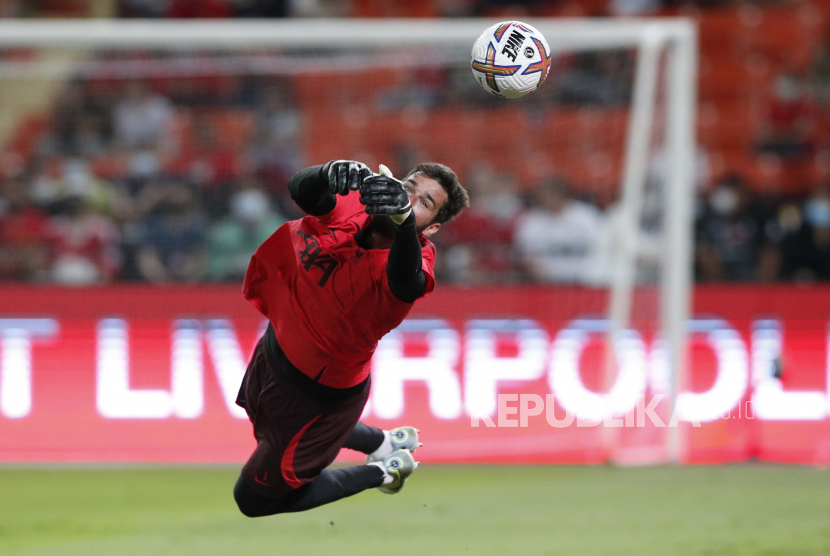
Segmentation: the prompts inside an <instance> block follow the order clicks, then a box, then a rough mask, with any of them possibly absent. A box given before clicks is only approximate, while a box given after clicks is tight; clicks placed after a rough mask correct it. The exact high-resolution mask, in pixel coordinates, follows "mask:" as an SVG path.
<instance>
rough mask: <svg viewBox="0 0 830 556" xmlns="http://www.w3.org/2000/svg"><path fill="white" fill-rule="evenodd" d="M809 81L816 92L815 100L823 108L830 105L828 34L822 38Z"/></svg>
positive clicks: (829, 39)
mask: <svg viewBox="0 0 830 556" xmlns="http://www.w3.org/2000/svg"><path fill="white" fill-rule="evenodd" d="M810 81H811V84H812V86H813V89H814V90H815V92H816V100H817V101H818V102H820V103H821V104H822V105H824V106H828V105H830V32H827V33H826V34H825V37H824V42H823V43H822V44H821V46H819V48H818V50H817V51H816V53H815V55H814V56H813V60H812V63H811V67H810Z"/></svg>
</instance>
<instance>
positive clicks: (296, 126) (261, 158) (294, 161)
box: [247, 84, 305, 183]
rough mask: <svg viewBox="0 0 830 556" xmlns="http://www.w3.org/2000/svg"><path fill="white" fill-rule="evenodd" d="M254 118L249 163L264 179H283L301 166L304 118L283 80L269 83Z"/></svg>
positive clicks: (284, 180) (281, 181)
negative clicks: (255, 126)
mask: <svg viewBox="0 0 830 556" xmlns="http://www.w3.org/2000/svg"><path fill="white" fill-rule="evenodd" d="M256 122H257V128H256V133H255V138H254V141H253V142H252V143H251V145H250V147H249V150H248V152H247V159H248V165H249V167H250V168H251V171H253V172H255V173H256V174H257V175H258V176H260V177H261V178H262V179H263V180H264V181H266V182H267V183H285V182H286V181H288V179H289V178H290V177H291V176H292V175H293V174H294V173H295V172H297V171H299V170H300V169H301V168H302V167H303V158H302V150H301V146H302V144H303V133H302V132H303V128H304V124H305V122H304V121H303V116H302V114H301V112H300V111H299V110H298V109H297V107H296V105H295V103H294V101H293V98H292V95H291V91H290V90H289V89H287V88H286V87H285V86H284V85H282V84H275V85H271V86H269V87H268V88H267V89H266V98H265V102H264V105H263V106H262V107H261V108H260V109H259V110H258V111H257V113H256Z"/></svg>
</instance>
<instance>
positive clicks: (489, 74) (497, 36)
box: [472, 21, 550, 98]
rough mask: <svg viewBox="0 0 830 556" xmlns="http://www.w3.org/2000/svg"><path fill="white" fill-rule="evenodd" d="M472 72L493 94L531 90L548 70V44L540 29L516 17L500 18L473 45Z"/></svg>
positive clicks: (510, 94) (509, 95)
mask: <svg viewBox="0 0 830 556" xmlns="http://www.w3.org/2000/svg"><path fill="white" fill-rule="evenodd" d="M472 68H473V75H474V76H475V78H476V80H477V81H478V83H479V84H480V85H481V86H482V87H484V90H485V91H489V92H491V93H493V94H494V95H496V96H499V97H504V98H518V97H521V96H524V95H526V94H528V93H529V92H531V91H533V90H535V89H536V88H537V87H539V85H541V84H542V81H544V80H545V78H546V77H547V76H548V72H549V71H550V47H549V46H548V42H547V41H546V40H545V37H543V36H542V33H540V32H539V31H537V30H536V29H534V28H533V27H531V26H530V25H528V24H527V23H522V22H520V21H503V22H501V23H497V24H495V25H493V26H492V27H489V28H487V30H485V31H484V33H482V35H481V36H480V37H479V38H478V40H476V42H475V44H474V45H473V62H472Z"/></svg>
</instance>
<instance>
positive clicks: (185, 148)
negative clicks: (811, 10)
mask: <svg viewBox="0 0 830 556" xmlns="http://www.w3.org/2000/svg"><path fill="white" fill-rule="evenodd" d="M14 4H15V3H14V2H8V1H6V2H3V3H2V4H0V6H2V7H3V12H4V13H7V14H9V13H11V14H12V15H14V11H15V10H14V9H12V8H10V6H12V7H13V6H14ZM46 4H49V3H48V2H47V3H46ZM57 4H61V3H60V2H58V3H57ZM64 4H73V3H72V2H68V3H64ZM74 4H83V3H80V2H76V3H74ZM297 4H300V3H297V2H287V1H286V2H277V1H250V2H241V1H239V2H228V1H223V0H214V1H211V2H190V1H188V0H171V1H169V2H149V1H140V0H122V1H121V2H119V3H117V6H118V10H119V12H120V15H121V16H124V17H133V16H142V17H147V16H153V17H208V16H210V17H230V16H254V17H263V16H275V17H281V16H284V15H289V14H292V15H293V14H294V13H295V12H293V11H290V10H289V11H286V10H288V8H289V7H291V6H295V5H297ZM345 4H346V3H343V2H328V3H327V2H307V3H306V5H307V6H310V7H311V8H314V7H317V8H319V9H320V10H321V11H320V13H317V14H310V15H326V14H334V13H335V12H336V10H337V9H342V7H343V6H344V5H345ZM357 4H360V3H357ZM357 4H356V5H357ZM461 4H464V6H466V8H465V9H467V10H469V13H478V11H480V10H484V11H485V12H487V13H490V11H492V10H493V9H496V10H498V9H499V8H500V7H503V6H502V4H501V3H499V2H489V3H488V2H462V3H461ZM512 4H513V5H515V4H517V3H516V2H512ZM518 4H522V5H523V7H524V9H526V10H529V12H528V13H532V12H533V10H535V9H537V8H538V7H539V6H540V5H542V4H543V3H540V2H519V3H518ZM634 4H637V3H636V2H626V1H622V0H619V1H616V2H611V3H610V4H607V5H606V7H607V9H608V10H610V11H612V12H613V11H614V9H616V10H618V11H620V12H623V11H628V12H631V11H632V10H635V9H638V8H637V7H636V6H635V5H634ZM641 4H642V6H641V8H639V9H641V13H648V12H649V11H650V10H652V8H654V9H659V8H660V7H663V6H665V5H666V4H665V3H655V4H653V5H652V4H651V3H649V2H642V3H641ZM658 4H659V5H658ZM703 4H705V3H703ZM360 5H362V4H360ZM447 5H449V4H447ZM338 6H339V7H340V8H338ZM614 6H616V8H615V7H614ZM643 6H645V7H643ZM649 6H651V7H649ZM311 8H309V9H311ZM315 9H316V8H315ZM152 10H155V12H152ZM188 10H190V11H188ZM193 10H213V12H210V13H208V12H198V13H197V12H194V11H193ZM246 10H247V11H246ZM327 10H334V11H327ZM488 10H489V11H488ZM151 12H152V13H151ZM113 56H114V55H112V54H107V53H100V54H98V55H97V60H98V61H99V62H103V63H106V62H108V61H110V62H114V63H119V62H123V61H124V60H123V59H121V58H118V57H117V56H115V57H113ZM135 56H137V57H138V58H140V59H144V60H145V61H146V59H149V60H150V61H152V60H154V59H155V58H153V56H154V54H147V53H144V54H142V53H138V54H136V55H135ZM142 56H146V59H145V58H142ZM554 66H555V68H554V70H553V75H552V77H551V80H552V84H546V88H545V90H544V91H545V92H544V94H543V92H542V90H540V91H539V93H534V96H532V97H528V101H527V103H526V106H527V110H528V112H531V113H544V112H545V111H551V110H554V109H555V108H556V107H558V106H570V105H586V104H587V105H598V106H603V107H608V106H621V107H626V106H627V105H628V103H629V96H630V90H629V89H630V81H631V70H632V68H633V64H632V63H631V60H630V55H629V54H628V53H624V52H618V53H609V54H607V55H603V56H597V55H591V54H586V55H583V56H581V57H578V58H577V60H576V61H575V62H573V61H571V62H570V63H569V64H567V65H566V66H563V67H558V66H557V65H556V62H555V63H554ZM781 67H782V68H783V69H782V70H781V71H780V72H779V73H777V75H776V76H775V77H774V78H773V79H770V80H768V83H769V87H770V90H769V91H768V94H767V92H765V94H764V95H763V98H764V101H763V103H764V104H763V105H762V106H761V107H760V108H756V113H757V114H758V115H759V118H758V121H759V125H757V126H755V128H754V131H753V134H754V135H753V138H752V141H750V143H749V144H746V145H745V146H743V147H742V151H741V153H740V155H741V156H746V157H750V158H751V159H752V165H753V166H752V167H753V168H754V167H761V168H767V167H772V168H778V169H779V170H780V169H781V168H783V169H784V170H783V171H779V172H778V173H775V172H767V174H764V175H765V176H767V177H766V179H765V180H762V183H760V184H759V182H758V176H757V175H747V173H746V171H745V169H744V168H740V167H735V168H733V167H730V165H729V161H727V162H726V163H724V161H723V159H722V158H723V157H721V156H719V155H718V154H716V153H713V152H711V150H710V148H709V147H708V146H706V145H705V144H704V143H703V142H702V144H701V146H700V148H699V151H698V155H697V203H696V208H695V219H696V222H695V240H696V243H695V268H696V277H697V279H698V280H701V281H754V280H759V281H776V280H800V281H812V280H830V156H828V153H830V148H828V145H827V140H826V133H825V130H824V129H823V127H822V125H820V122H822V121H826V120H827V119H828V115H830V93H828V91H830V85H828V83H830V37H828V42H826V43H824V44H819V45H818V46H817V47H816V48H814V49H813V50H812V51H811V52H810V56H809V60H808V63H807V64H803V67H801V68H800V69H799V68H794V67H786V66H783V65H782V66H781ZM462 70H463V71H462ZM400 75H401V78H400V80H399V83H398V85H397V86H393V87H386V88H383V89H380V90H378V91H377V92H376V93H373V95H374V96H373V97H372V98H371V103H372V104H373V106H372V110H374V111H376V112H378V113H384V112H396V111H411V112H413V113H416V114H420V113H421V112H424V111H426V112H428V111H430V110H438V109H442V108H447V107H449V108H450V109H451V108H452V107H453V106H455V105H456V104H457V103H460V102H462V101H463V102H468V103H469V102H470V99H471V98H472V99H480V100H475V101H474V102H479V103H480V104H481V105H482V106H494V104H493V103H494V102H495V103H498V102H500V101H499V100H498V99H491V98H489V97H487V96H486V95H484V94H480V93H481V91H478V90H477V89H476V87H477V85H476V84H475V82H474V80H473V79H472V78H470V76H469V71H468V70H467V69H466V68H461V70H435V71H433V70H428V69H427V70H419V72H418V74H417V77H416V78H412V75H413V72H411V71H401V74H400ZM298 94H299V93H298V92H297V90H296V87H295V84H294V83H293V81H292V79H291V78H286V77H277V76H274V75H271V76H269V75H262V74H259V75H258V74H254V73H251V74H246V73H244V72H242V73H241V74H238V75H233V76H228V75H219V74H217V75H206V76H205V75H203V76H201V77H196V78H192V79H187V78H182V79H155V78H152V77H150V78H133V79H123V78H121V79H106V78H104V79H97V78H89V76H86V77H84V78H78V79H73V80H71V81H69V82H68V83H66V84H65V85H63V86H62V87H61V88H60V89H59V90H58V91H56V93H55V94H54V100H53V101H52V103H51V106H50V109H49V115H48V117H46V118H45V120H43V121H41V122H40V123H39V124H33V125H32V126H31V127H32V129H31V130H30V132H28V133H23V135H25V136H26V137H27V140H26V141H24V142H22V143H21V142H18V144H17V145H6V146H0V280H12V281H32V282H53V283H61V284H72V285H82V284H92V283H106V282H112V281H147V282H199V281H238V280H240V279H241V277H242V276H243V275H244V272H245V268H246V266H247V262H248V259H249V257H250V254H251V253H252V252H253V251H254V249H255V248H256V247H257V246H258V245H259V244H260V243H261V242H262V241H263V240H264V239H265V238H266V237H268V235H269V234H270V233H271V232H272V231H273V230H275V229H276V228H277V227H278V226H279V225H280V224H281V223H283V222H285V221H286V220H288V219H293V218H297V217H299V216H301V213H300V212H298V209H297V208H296V206H295V205H294V204H293V203H292V202H291V201H290V199H288V198H287V192H286V191H285V187H284V184H285V183H286V181H287V179H288V177H290V176H291V175H292V174H293V173H294V172H295V171H297V170H298V169H300V168H302V167H303V166H304V165H307V164H314V163H321V162H325V160H314V159H311V157H310V155H309V151H308V149H306V148H304V145H306V144H307V142H308V140H309V137H308V134H309V133H310V132H309V128H310V126H309V125H307V124H308V122H307V119H308V118H309V117H310V116H311V115H310V114H309V113H308V112H307V111H306V110H304V108H303V106H302V103H300V102H299V101H298V98H297V97H298ZM702 96H703V99H704V101H707V98H706V97H707V91H706V90H705V87H703V90H702ZM340 101H341V102H344V103H349V102H357V101H356V100H354V99H350V98H346V99H345V100H343V99H341V100H340ZM707 106H708V105H707V104H705V103H704V106H703V107H702V109H701V117H702V118H706V117H707V115H708V114H709V111H710V110H709V111H707V108H706V107H707ZM22 127H24V128H25V127H26V125H25V122H24V124H23V125H22ZM24 131H25V130H24ZM20 135H21V134H20V133H18V138H19V137H20ZM21 145H23V146H22V147H21ZM394 154H395V156H394V158H395V160H384V161H383V162H385V163H387V164H388V165H389V166H391V167H392V169H393V171H394V172H395V173H396V175H401V174H403V173H404V172H406V171H407V170H408V169H409V168H411V167H412V166H414V164H415V163H416V162H418V161H419V160H420V159H422V158H424V157H426V158H430V157H432V156H436V155H437V154H438V153H432V152H425V150H424V149H423V147H422V146H420V145H417V144H408V143H405V142H400V143H398V144H396V145H395V147H394ZM805 161H809V165H810V167H811V168H816V169H817V171H815V172H813V173H812V174H810V176H804V177H803V178H802V176H801V175H800V174H798V173H793V172H788V171H787V169H788V168H790V166H789V165H792V164H796V165H798V164H801V166H804V164H803V163H805ZM713 167H718V169H714V170H713ZM662 168H663V161H662V155H661V153H660V152H659V151H658V152H656V153H654V156H653V157H652V161H651V168H650V172H649V185H648V186H647V193H646V204H645V210H644V213H645V214H644V217H643V222H642V226H641V227H642V232H641V237H640V241H639V252H640V263H641V264H640V265H639V266H640V269H639V274H640V277H641V278H642V279H649V278H650V277H653V271H654V269H656V267H657V260H658V257H659V256H660V249H661V248H660V241H659V237H658V236H659V228H660V218H659V213H658V212H659V211H657V209H656V208H655V207H657V206H658V205H659V202H660V199H659V187H657V186H656V184H658V183H660V180H661V179H662V174H663V170H662ZM456 170H457V171H458V172H459V174H460V175H461V178H462V181H463V182H464V183H465V185H466V186H467V188H468V189H469V191H470V194H471V197H472V207H471V209H470V210H468V211H467V212H466V213H465V214H464V215H463V216H462V217H461V218H459V219H458V220H457V221H455V222H453V223H451V224H449V225H447V227H446V229H445V230H444V231H442V233H440V234H438V235H437V236H435V240H436V243H438V244H439V250H438V253H439V259H438V261H437V264H436V271H437V272H438V273H439V275H440V278H441V279H443V280H447V281H452V282H459V283H488V282H499V283H527V282H539V283H568V284H583V285H597V284H603V283H606V282H607V281H608V279H609V276H610V273H611V269H612V268H613V265H614V257H615V253H617V252H618V251H619V249H617V245H616V243H615V242H616V241H617V238H618V236H619V226H620V222H619V217H618V214H617V213H618V211H617V208H616V205H615V203H614V199H613V197H609V196H608V195H605V194H603V193H602V192H601V191H600V190H599V189H598V188H595V187H591V186H590V184H588V185H586V184H585V183H574V180H573V179H572V178H570V177H568V176H565V175H563V174H562V173H560V172H557V169H556V167H546V171H545V172H542V173H537V174H534V175H531V177H530V178H528V175H527V174H524V175H518V174H517V173H515V172H512V171H511V170H510V169H508V168H504V167H502V166H501V165H499V164H497V163H492V162H490V161H484V160H474V161H469V162H468V163H467V164H466V165H465V166H464V167H456ZM770 176H771V177H770ZM776 176H786V177H787V179H788V180H789V181H790V183H789V184H783V183H781V184H776V183H775V177H776ZM793 176H796V178H795V179H796V180H802V181H801V182H799V183H797V184H796V185H797V186H796V187H793V184H792V181H793ZM816 176H817V177H816Z"/></svg>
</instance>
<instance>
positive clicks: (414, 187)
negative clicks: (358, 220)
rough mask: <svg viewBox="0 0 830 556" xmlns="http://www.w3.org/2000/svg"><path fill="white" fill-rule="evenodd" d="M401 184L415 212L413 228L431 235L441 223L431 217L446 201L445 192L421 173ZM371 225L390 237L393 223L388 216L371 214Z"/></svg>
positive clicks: (427, 235) (423, 233)
mask: <svg viewBox="0 0 830 556" xmlns="http://www.w3.org/2000/svg"><path fill="white" fill-rule="evenodd" d="M403 186H404V188H405V189H406V193H407V194H408V195H409V202H410V203H411V204H412V212H414V213H415V228H416V229H417V230H418V233H419V234H421V235H423V236H424V237H429V236H431V235H432V234H434V233H435V232H437V231H438V229H439V228H440V227H441V224H440V223H438V222H433V219H434V218H435V215H437V214H438V211H439V210H440V208H441V207H442V206H443V205H444V203H446V202H447V199H448V197H447V192H446V191H444V188H443V187H441V184H440V183H438V182H437V181H435V180H434V179H432V178H430V177H427V176H425V175H423V174H415V175H412V176H409V177H408V178H407V179H406V181H404V182H403ZM372 227H373V229H374V230H375V231H377V232H378V233H380V234H381V235H383V236H386V237H388V238H391V237H392V233H393V231H394V224H393V223H392V219H391V218H389V217H388V216H373V217H372Z"/></svg>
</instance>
